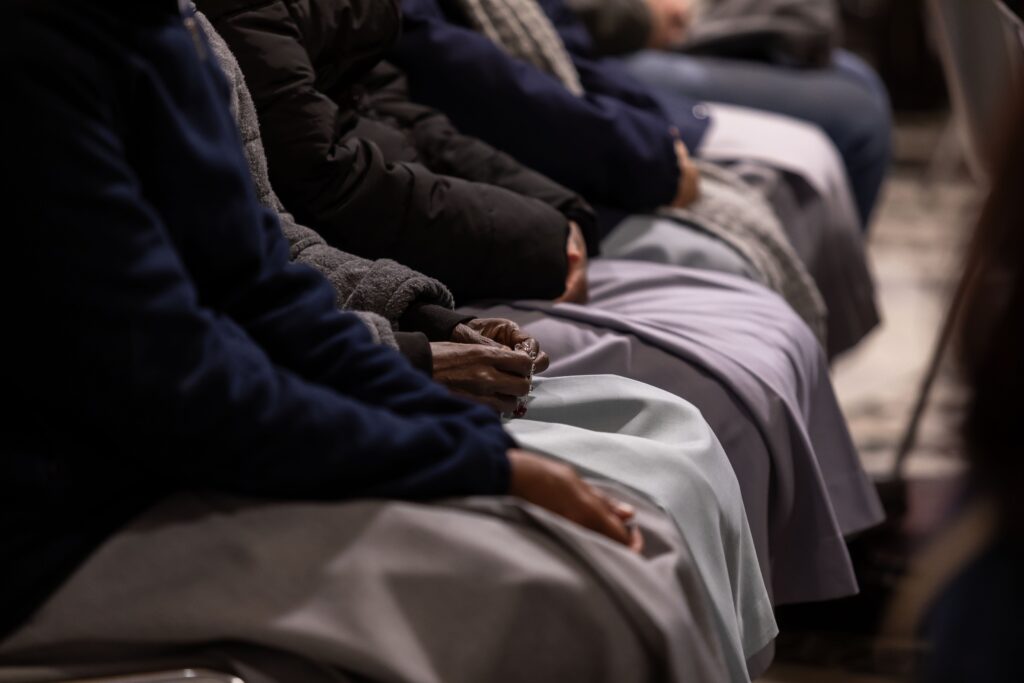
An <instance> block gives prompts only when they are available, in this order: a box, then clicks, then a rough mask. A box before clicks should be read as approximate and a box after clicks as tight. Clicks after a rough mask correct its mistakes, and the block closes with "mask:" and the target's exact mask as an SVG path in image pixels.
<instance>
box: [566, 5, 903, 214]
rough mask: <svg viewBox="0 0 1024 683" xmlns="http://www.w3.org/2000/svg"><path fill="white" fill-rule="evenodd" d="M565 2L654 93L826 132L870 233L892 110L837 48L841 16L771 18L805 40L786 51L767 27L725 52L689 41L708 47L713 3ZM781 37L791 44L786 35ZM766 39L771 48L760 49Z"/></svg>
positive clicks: (603, 49) (871, 80)
mask: <svg viewBox="0 0 1024 683" xmlns="http://www.w3.org/2000/svg"><path fill="white" fill-rule="evenodd" d="M567 4H568V5H569V7H571V8H572V10H573V11H574V12H575V13H576V14H577V15H578V16H579V17H580V18H581V19H582V20H583V21H584V23H585V24H586V26H587V29H588V30H589V32H590V35H591V37H592V38H593V41H594V42H593V44H594V49H595V50H596V51H597V53H598V54H601V55H606V56H619V57H621V58H622V59H623V61H622V64H623V66H624V67H625V68H626V70H627V71H629V72H630V73H631V74H632V75H633V76H635V77H636V78H637V79H639V80H641V81H643V82H644V83H646V84H648V85H649V86H651V87H652V88H664V89H669V90H674V91H676V92H678V93H681V94H683V95H687V96H688V97H692V98H695V99H699V100H704V101H707V102H722V103H726V104H733V105H738V106H741V107H751V108H754V109H760V110H763V111H769V112H775V113H777V114H784V115H785V116H791V117H793V118H797V119H800V120H802V121H807V122H809V123H813V124H814V125H816V126H820V127H821V129H822V130H823V131H824V132H825V133H826V134H827V135H828V136H829V139H831V140H832V142H833V143H834V144H835V146H836V148H837V149H838V150H839V153H840V154H841V155H842V157H843V165H844V166H845V168H846V175H847V178H849V181H850V186H851V188H852V190H853V194H854V198H855V199H856V202H857V209H858V214H859V216H860V219H861V223H862V225H863V226H864V227H865V228H867V226H868V224H869V222H870V219H871V214H872V212H873V210H874V207H875V204H876V202H877V199H878V193H879V190H880V188H881V185H882V182H883V181H884V179H885V175H886V172H887V170H888V166H889V160H890V156H891V146H892V141H891V135H892V114H891V111H890V106H889V96H888V93H887V92H886V89H885V85H884V84H883V83H882V82H881V79H879V77H878V75H877V74H875V73H874V71H872V69H871V67H870V66H868V65H867V64H866V63H865V62H864V61H863V60H861V59H860V58H859V57H857V56H856V55H853V54H852V53H850V52H847V51H845V50H842V49H834V48H833V47H832V45H834V44H835V42H836V41H835V32H836V29H835V22H834V20H833V21H824V22H821V23H820V25H819V24H818V22H812V20H813V19H815V18H816V17H809V18H808V20H807V23H808V24H810V26H809V28H812V29H815V30H813V31H810V30H807V27H804V26H801V25H800V24H799V21H800V18H801V17H800V14H799V12H798V13H797V14H796V15H793V16H790V17H785V18H781V20H780V18H779V17H772V16H771V15H770V14H769V16H768V18H767V22H771V20H772V19H776V21H777V23H778V24H780V25H781V26H782V27H786V26H787V24H786V23H784V22H785V20H789V21H790V22H792V24H793V27H792V29H790V30H791V31H792V32H796V33H797V34H798V36H797V37H798V38H799V39H800V40H799V44H797V45H794V46H793V48H792V49H786V48H787V45H786V42H788V41H785V40H783V39H780V40H771V38H773V37H775V36H777V35H779V34H776V33H774V32H770V31H764V32H763V33H762V35H763V36H765V38H764V40H757V39H751V40H743V41H742V42H740V41H739V40H736V41H735V42H734V43H730V45H733V47H734V48H735V49H725V48H726V45H725V41H724V40H722V41H719V43H720V44H719V45H718V46H717V47H716V46H715V45H710V44H704V43H700V42H698V45H692V44H690V43H689V42H688V40H687V38H688V37H689V34H690V33H691V31H692V30H693V29H694V28H696V33H697V40H698V41H700V38H701V29H702V27H703V25H704V24H705V23H706V12H701V11H700V8H701V6H704V7H706V6H707V5H706V3H702V2H701V0H567ZM732 4H733V5H735V4H736V3H732ZM743 4H744V5H745V6H747V7H749V6H750V3H743ZM762 4H763V5H765V6H766V7H768V8H770V7H772V6H774V5H773V4H772V3H762ZM832 4H833V3H832V2H821V3H817V4H816V5H815V3H804V6H807V7H809V8H810V9H808V10H807V11H808V12H811V11H813V12H818V13H822V12H824V13H825V14H830V13H832V14H838V12H835V11H834V9H833V8H830V7H829V6H830V5H832ZM801 11H803V10H801ZM716 19H717V20H716V21H715V30H716V32H718V33H723V24H725V23H726V20H725V19H722V18H716ZM758 19H759V17H754V18H753V20H752V21H750V22H735V23H736V24H737V28H741V27H742V28H747V29H749V30H751V31H753V30H754V29H756V28H761V29H764V28H765V27H764V24H765V23H766V21H760V22H759V23H758V24H757V25H756V26H755V25H754V24H753V21H757V20H758ZM695 24H696V26H695ZM771 26H772V25H771V24H769V28H770V27H771ZM779 32H780V33H781V34H782V35H781V36H780V38H784V37H785V33H786V29H785V28H781V29H779ZM806 33H810V34H811V35H805V34H806ZM723 38H724V36H723ZM769 40H770V42H769ZM762 42H763V43H765V45H764V47H763V49H758V47H759V46H760V45H761V43H762ZM780 43H782V44H781V45H780ZM804 43H811V44H810V45H805V44H804ZM698 48H700V49H698ZM740 57H744V58H740Z"/></svg>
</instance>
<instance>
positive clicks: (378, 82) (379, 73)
mask: <svg viewBox="0 0 1024 683" xmlns="http://www.w3.org/2000/svg"><path fill="white" fill-rule="evenodd" d="M198 5H199V8H200V9H201V10H202V11H203V12H204V13H205V14H206V15H207V16H208V17H209V19H210V21H211V22H212V23H213V25H214V27H215V28H216V29H217V31H218V33H220V35H221V36H222V37H223V38H224V40H225V41H226V42H227V44H228V46H229V47H230V48H231V50H232V52H234V54H235V57H236V58H237V59H238V62H239V64H240V65H241V67H242V71H243V73H244V74H245V77H246V81H247V83H248V85H249V89H250V91H251V92H252V95H253V99H254V100H255V102H256V108H257V112H258V114H259V119H260V127H261V130H262V133H263V138H264V146H265V148H266V152H267V159H268V162H269V166H270V179H271V181H272V183H273V185H274V188H275V190H276V191H277V193H278V194H279V195H280V196H281V199H282V200H283V201H284V204H285V206H286V207H287V208H288V209H289V210H290V211H292V212H293V213H294V214H295V216H296V218H298V219H299V221H300V222H302V223H305V224H306V225H309V226H310V227H312V228H314V229H316V230H317V231H318V232H319V233H320V234H321V235H323V236H324V238H325V239H326V240H327V241H328V242H329V243H330V244H332V245H333V246H336V247H338V248H340V249H344V250H346V251H349V252H352V253H354V254H358V255H359V256H363V257H365V258H391V259H394V260H396V261H398V262H400V263H402V264H404V265H407V266H409V267H411V268H414V269H416V270H418V271H420V272H423V273H426V274H427V275H430V276H432V277H435V278H437V279H439V280H441V281H442V282H443V283H444V284H445V285H447V286H448V287H449V288H450V289H451V290H452V293H453V294H454V295H455V298H456V301H458V302H460V303H462V302H465V301H467V300H469V299H480V298H490V297H519V298H554V297H557V296H558V295H560V294H561V293H562V291H563V290H564V289H565V276H566V270H567V260H566V253H565V252H566V248H565V247H566V239H567V226H568V224H567V221H566V218H565V216H569V217H571V218H573V219H575V220H576V221H577V222H579V223H581V227H583V228H584V230H585V231H589V230H592V229H593V224H594V219H593V214H592V212H591V211H590V209H589V207H587V206H586V205H585V204H584V203H583V201H582V200H581V199H580V198H579V197H578V196H577V195H575V194H574V193H572V192H570V191H568V190H566V189H565V188H563V187H561V186H559V185H557V184H555V183H553V182H551V181H550V180H548V179H547V178H544V177H543V176H541V175H539V174H537V173H534V172H533V171H530V170H529V169H526V168H524V167H523V166H522V165H520V164H519V163H517V162H516V161H514V160H513V159H512V158H511V157H509V156H507V155H505V154H501V153H500V152H497V151H495V150H494V149H492V148H491V147H490V146H488V145H486V144H483V143H481V142H480V141H479V140H476V139H474V138H470V137H466V136H464V135H460V134H459V133H458V131H456V130H455V128H454V127H453V126H452V125H451V123H450V122H449V121H448V119H447V118H445V117H444V116H443V115H441V114H440V113H438V112H436V111H434V110H432V109H429V108H427V107H424V106H421V105H417V104H413V103H412V102H410V101H409V98H408V96H407V94H406V85H405V80H404V77H403V76H402V74H401V73H400V72H399V71H398V70H397V69H395V68H394V67H392V66H390V65H388V64H381V63H380V60H381V59H382V56H383V54H384V53H385V51H386V50H387V49H388V48H389V47H390V45H391V44H392V43H393V42H394V40H395V38H396V37H397V33H398V30H399V26H400V22H399V18H398V13H397V12H398V11H397V7H396V5H395V4H393V3H392V2H388V1H385V0H376V1H373V2H356V1H354V0H271V1H270V2H267V1H266V0H200V1H199V2H198ZM591 237H592V239H591V240H589V242H591V243H593V244H594V245H595V246H596V239H593V236H592V235H591Z"/></svg>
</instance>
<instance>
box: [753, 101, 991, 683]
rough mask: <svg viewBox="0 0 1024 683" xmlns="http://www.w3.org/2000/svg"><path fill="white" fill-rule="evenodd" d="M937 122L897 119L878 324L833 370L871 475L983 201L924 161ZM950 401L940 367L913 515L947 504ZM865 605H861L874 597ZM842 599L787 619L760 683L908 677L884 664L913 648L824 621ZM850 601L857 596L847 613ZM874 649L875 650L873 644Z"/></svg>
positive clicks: (904, 664)
mask: <svg viewBox="0 0 1024 683" xmlns="http://www.w3.org/2000/svg"><path fill="white" fill-rule="evenodd" d="M944 125H945V119H944V117H942V116H924V117H916V118H912V119H903V120H901V121H900V123H899V125H898V126H897V131H896V140H895V143H896V154H895V157H896V158H895V163H894V169H893V172H892V175H891V178H890V180H889V183H888V186H887V190H886V194H885V197H884V200H883V202H882V205H881V207H880V209H879V213H878V216H877V218H876V220H875V223H874V225H873V227H872V233H871V238H870V255H871V260H872V263H873V266H874V272H875V275H876V278H877V282H878V287H879V298H880V302H881V306H882V310H883V315H884V323H883V325H882V327H880V328H879V329H878V330H877V331H875V332H874V334H873V335H872V336H871V337H870V338H869V339H867V340H866V341H865V342H864V343H863V344H862V345H861V346H860V347H858V348H857V349H856V350H855V351H854V352H852V353H850V354H849V355H847V356H846V357H843V358H841V359H840V360H839V361H838V362H837V363H836V365H835V368H834V379H835V385H836V391H837V393H838V394H839V398H840V402H841V403H842V405H843V409H844V411H845V412H846V416H847V418H848V420H849V422H850V429H851V432H852V433H853V437H854V440H855V442H856V444H857V447H858V449H859V451H860V453H861V455H862V458H863V460H864V464H865V466H866V467H867V469H868V471H869V472H870V473H871V474H872V475H873V476H874V477H875V478H876V479H884V478H885V475H887V474H888V473H889V472H890V468H891V466H892V463H893V460H894V454H895V451H896V448H897V446H898V444H899V441H900V438H901V436H902V433H903V429H904V426H905V424H906V422H907V418H908V416H909V414H910V412H911V409H912V407H913V403H914V400H915V399H916V397H917V393H918V387H919V384H920V381H921V378H922V376H923V374H924V371H925V368H926V366H927V364H928V361H929V359H930V356H931V353H932V348H933V345H934V343H935V340H936V338H937V336H938V332H939V328H940V326H941V324H942V321H943V318H944V315H945V313H946V308H947V305H948V301H949V299H950V297H951V295H952V289H953V287H954V285H955V282H956V277H957V275H958V270H959V267H960V261H961V259H962V257H963V246H964V244H965V241H966V239H967V238H968V236H969V232H970V228H971V225H972V224H973V221H974V220H975V218H976V216H977V211H978V208H979V206H980V202H979V196H980V195H979V192H978V190H977V189H976V187H975V185H974V184H973V183H972V182H971V181H970V179H969V178H967V177H966V176H965V175H963V174H962V173H958V172H951V173H950V172H947V173H945V177H936V175H935V174H934V173H932V168H931V166H930V161H931V159H932V154H933V151H934V150H935V149H936V148H938V147H939V146H940V140H941V138H942V134H943V131H944ZM959 405H960V392H959V391H958V389H957V383H956V378H955V373H954V372H953V371H951V370H950V369H948V368H947V369H945V370H944V372H943V373H942V376H941V378H940V380H939V381H938V383H937V386H936V388H935V390H934V392H933V395H932V400H931V402H930V404H929V409H928V411H927V413H926V415H925V419H924V421H923V423H922V429H921V432H920V435H919V438H918V441H917V446H916V448H915V449H914V451H913V452H912V455H911V458H910V460H909V467H908V477H909V478H910V479H912V480H913V481H914V482H920V484H915V489H914V490H912V491H911V499H912V501H916V502H912V503H911V508H912V510H911V515H910V517H911V518H913V517H915V515H916V516H917V517H918V518H920V517H922V512H921V508H925V509H926V511H927V514H924V515H923V516H924V517H925V518H927V519H930V520H934V518H935V517H936V510H941V508H942V506H943V505H944V504H945V499H943V497H942V496H943V495H945V494H946V493H947V492H945V491H943V482H948V481H950V480H951V478H953V477H955V475H956V474H958V473H959V472H961V471H962V466H961V463H960V461H959V458H958V451H957V439H956V429H957V425H958V415H959ZM922 492H923V493H922ZM922 501H923V505H922V504H921V503H922ZM890 540H891V535H890ZM904 547H905V546H904ZM858 599H859V598H858ZM886 599H887V598H886V597H883V598H881V599H877V598H876V603H877V604H885V600H886ZM847 602H848V603H849V602H853V601H847ZM866 602H867V603H868V605H869V608H868V609H869V611H870V609H871V607H870V605H871V600H870V599H868V600H867V601H866ZM850 607H851V605H850V604H846V605H843V606H841V607H840V608H839V609H837V610H836V611H835V612H833V613H830V612H829V611H828V609H826V610H822V614H821V615H820V616H819V617H817V618H819V619H822V625H823V626H826V628H821V629H820V630H819V631H811V632H803V631H799V632H797V633H792V632H790V633H787V632H786V630H785V629H786V628H787V626H786V625H785V624H784V626H783V628H784V633H783V636H782V638H780V648H779V658H778V661H777V663H776V664H775V666H773V667H772V668H771V670H770V671H769V672H768V673H767V674H766V676H765V677H763V678H762V679H760V682H759V683H895V682H896V681H901V680H905V679H904V678H900V677H897V676H895V675H894V674H893V672H894V671H899V672H905V671H906V670H907V669H908V668H910V666H911V664H910V662H912V652H911V651H909V650H908V649H906V648H903V649H901V648H891V649H888V650H887V648H886V647H885V646H886V644H885V643H882V642H879V641H878V640H877V639H876V638H874V636H873V634H870V633H867V634H865V633H856V632H857V629H856V628H851V629H849V630H850V631H851V634H849V635H847V634H844V633H842V632H840V631H839V630H836V628H837V627H836V626H835V624H829V623H828V621H829V620H833V621H834V620H836V619H843V618H846V617H848V616H849V613H848V612H846V611H843V610H846V609H849V608H850ZM861 608H862V609H863V605H862V606H861ZM857 609H858V608H857V605H856V604H855V603H854V605H853V610H854V612H856V611H857ZM783 621H784V622H785V620H783ZM811 623H814V622H813V619H812V622H811ZM800 626H801V627H802V628H803V627H805V626H806V624H804V623H802V622H801V623H800ZM839 628H842V627H839ZM854 633H855V634H856V635H854ZM879 646H881V650H876V649H875V648H878V647H879ZM879 652H882V653H885V654H882V655H879ZM876 672H888V674H889V675H888V676H886V675H883V674H882V673H876Z"/></svg>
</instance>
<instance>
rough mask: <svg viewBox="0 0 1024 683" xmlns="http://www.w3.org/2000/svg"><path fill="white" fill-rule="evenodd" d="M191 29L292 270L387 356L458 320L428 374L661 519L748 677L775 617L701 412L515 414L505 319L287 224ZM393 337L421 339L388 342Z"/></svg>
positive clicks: (593, 409) (535, 349) (256, 152)
mask: <svg viewBox="0 0 1024 683" xmlns="http://www.w3.org/2000/svg"><path fill="white" fill-rule="evenodd" d="M196 19H197V21H198V22H199V25H200V27H201V28H202V29H203V32H204V34H205V35H206V36H207V37H208V39H209V42H210V46H211V48H212V51H213V54H214V55H215V56H216V57H217V60H218V62H219V63H220V65H221V67H222V68H223V70H224V72H225V74H226V76H227V78H228V82H229V84H230V85H231V100H230V101H231V109H232V111H233V112H234V113H235V116H236V120H237V121H238V124H239V129H240V132H241V134H242V141H243V143H244V146H245V152H246V158H247V160H248V162H249V168H250V170H251V173H252V177H253V183H254V185H255V187H256V193H257V197H258V199H259V201H260V202H261V203H262V204H264V205H265V206H267V207H268V208H272V209H274V210H275V211H276V212H277V214H278V217H279V220H280V222H281V227H282V232H283V233H284V235H285V236H286V237H287V239H288V240H289V242H290V243H291V244H292V259H293V260H294V261H297V262H301V263H305V264H308V265H310V266H311V267H313V268H315V269H316V270H319V271H320V272H322V273H323V274H324V275H326V276H327V277H328V279H329V281H330V282H331V284H332V285H333V286H334V289H335V293H336V299H337V301H338V303H339V307H341V308H352V307H358V308H361V309H362V310H363V312H364V314H365V312H372V313H373V314H379V315H380V316H383V317H384V318H385V320H384V321H381V322H383V324H382V325H380V324H378V325H376V326H375V329H378V330H379V336H380V337H381V338H382V340H383V341H384V343H387V342H388V341H389V339H390V336H391V334H392V330H391V325H392V324H395V323H396V321H397V324H398V325H399V326H400V327H402V328H406V327H408V326H409V325H413V326H416V325H417V323H419V322H421V321H426V322H427V324H426V325H425V327H426V328H428V329H429V328H431V327H434V324H433V322H434V321H443V320H444V319H445V318H446V317H447V318H452V317H454V318H455V319H456V321H459V320H464V322H458V324H456V325H455V326H454V329H453V330H443V334H442V335H441V336H442V337H443V338H444V339H451V340H453V341H439V342H431V343H429V344H427V343H426V341H423V342H422V344H423V346H424V347H425V356H426V359H427V361H428V367H427V368H425V371H427V372H429V373H431V374H432V375H433V377H434V379H436V380H437V381H439V382H441V383H443V384H445V385H446V386H447V387H448V388H449V389H450V390H451V391H453V392H454V393H456V394H460V395H463V396H466V397H468V398H472V399H473V400H476V401H479V402H482V403H484V404H485V405H489V406H491V407H493V408H495V409H497V410H499V411H502V412H504V413H513V412H515V413H516V414H517V415H519V416H520V417H522V416H525V418H526V419H516V420H512V421H510V422H507V423H506V429H508V431H509V432H510V433H511V434H512V435H513V436H514V437H515V438H516V439H517V441H518V442H519V444H520V445H522V446H524V447H526V448H535V449H538V450H539V451H540V452H544V453H549V454H553V455H554V457H557V458H558V459H560V460H564V461H566V462H568V463H571V464H574V465H577V466H579V467H581V468H583V469H585V470H586V471H587V472H590V473H594V474H598V475H601V476H604V477H607V478H609V479H611V480H613V481H616V482H619V483H623V484H626V485H628V486H630V487H632V488H633V489H634V490H636V491H639V492H641V493H644V494H646V495H647V496H650V497H651V498H652V499H653V500H654V501H656V502H657V503H658V504H659V505H660V506H661V507H662V508H663V509H664V510H666V511H668V512H669V513H671V515H672V517H673V520H674V521H675V523H676V525H677V526H678V528H679V531H680V533H681V534H682V536H683V538H684V539H685V541H686V543H687V545H688V547H689V548H690V550H691V551H692V554H693V559H694V564H695V569H696V571H695V575H696V577H697V578H698V579H699V580H700V581H701V583H703V584H704V585H705V587H706V590H707V592H708V595H709V597H710V598H711V602H712V606H713V609H714V611H715V612H716V615H717V617H716V622H717V623H718V624H719V631H720V638H721V642H722V651H723V656H724V657H725V659H726V661H727V662H728V663H729V665H730V667H731V668H732V669H733V670H735V671H743V670H749V673H750V675H751V676H752V677H756V675H758V673H760V672H761V670H762V669H763V668H764V667H765V666H766V665H767V664H768V662H769V661H770V658H771V650H769V649H766V647H765V646H766V643H768V642H770V640H771V638H772V637H773V635H774V634H775V632H776V628H775V627H774V618H773V616H772V609H771V604H770V601H769V599H768V594H767V591H766V590H765V585H764V581H763V580H762V578H761V574H760V567H759V565H758V561H757V556H756V552H755V550H754V546H753V541H752V538H751V534H750V528H749V525H748V524H747V521H746V515H745V513H744V510H743V501H742V497H741V496H740V492H739V485H738V483H737V482H736V476H735V474H734V473H733V471H732V469H731V468H730V466H729V461H728V459H727V458H726V456H725V453H724V452H723V451H722V448H721V446H720V445H719V443H718V439H716V438H715V436H714V434H713V433H712V432H711V430H710V428H709V427H708V425H707V423H706V422H705V420H704V419H703V417H702V416H701V415H700V412H699V411H698V410H697V409H696V408H695V407H693V406H692V405H690V404H688V403H686V402H685V401H683V400H682V399H679V398H677V397H675V396H672V395H671V394H668V393H666V392H663V391H659V390H658V389H655V388H653V387H649V386H646V385H643V384H641V383H639V382H634V381H632V380H628V379H625V378H622V377H615V376H610V375H589V376H585V377H562V378H541V379H538V380H536V383H535V384H534V386H533V387H532V389H531V391H530V396H529V397H528V398H526V399H525V401H524V399H523V398H522V397H519V398H517V395H518V394H519V393H525V392H526V389H525V388H524V387H525V384H526V382H527V381H528V377H524V375H527V374H528V373H529V370H530V369H533V368H530V362H529V359H527V358H526V357H525V356H524V355H523V354H522V352H521V351H520V349H522V350H526V351H528V352H529V353H530V355H532V356H533V357H534V358H535V360H536V368H535V369H536V370H537V371H543V370H544V369H545V368H546V367H547V356H546V354H545V353H544V352H543V351H541V350H540V345H539V344H538V342H537V340H536V339H533V338H532V337H529V336H527V335H526V334H525V333H524V332H523V331H522V330H520V329H519V327H518V326H517V325H516V324H515V323H514V322H512V321H511V320H503V319H495V318H470V319H468V320H467V319H466V318H467V317H468V316H464V315H462V314H459V313H457V312H453V311H451V310H450V309H451V305H452V303H451V301H452V298H451V295H450V294H449V293H448V291H447V289H446V288H445V287H444V285H442V284H441V283H440V282H437V281H436V280H433V279H432V278H428V277H426V276H425V275H422V274H420V273H417V272H415V271H412V270H410V269H408V268H405V267H404V266H401V265H399V264H397V263H395V262H393V261H389V260H386V259H385V260H378V261H368V260H365V259H361V258H359V257H357V256H353V255H351V254H346V253H344V252H342V251H340V250H338V249H335V248H333V247H331V246H329V245H327V244H326V243H325V242H324V240H323V239H322V238H321V237H319V235H317V234H316V233H315V232H313V231H312V230H310V229H309V228H306V227H304V226H301V225H298V224H297V223H295V220H294V219H293V218H292V216H291V215H290V214H288V213H287V212H285V211H283V207H282V205H281V202H280V200H279V199H278V198H277V195H276V194H275V193H274V191H273V188H272V187H271V184H270V180H269V178H268V177H267V171H266V169H267V163H266V159H265V157H264V154H263V144H262V139H261V136H260V131H259V123H258V121H257V116H256V111H255V108H254V105H253V102H252V98H251V96H250V94H249V91H248V89H247V88H246V86H245V82H244V78H243V76H242V73H241V70H240V69H239V66H238V63H237V61H236V60H235V58H234V56H233V55H232V54H231V52H230V50H228V48H227V45H226V44H225V43H224V41H223V40H222V39H221V38H220V36H219V35H218V34H217V33H216V31H214V30H213V28H212V27H211V26H210V25H209V23H208V22H207V21H206V18H205V17H204V16H203V15H202V14H200V13H197V14H196ZM427 302H432V303H427ZM378 320H380V319H379V318H378ZM410 321H411V322H410ZM403 336H413V337H416V336H421V337H422V336H423V335H422V334H421V333H419V332H412V333H410V332H402V331H396V332H394V337H397V338H401V337H403ZM424 339H426V338H425V337H424ZM455 340H457V341H455ZM400 346H401V347H402V349H403V351H404V352H405V351H408V349H409V345H408V344H407V343H405V344H400ZM413 348H416V347H415V346H413ZM413 356H414V357H416V354H413ZM431 360H432V363H431V362H430V361H431ZM524 361H525V363H524ZM517 408H522V410H517Z"/></svg>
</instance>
